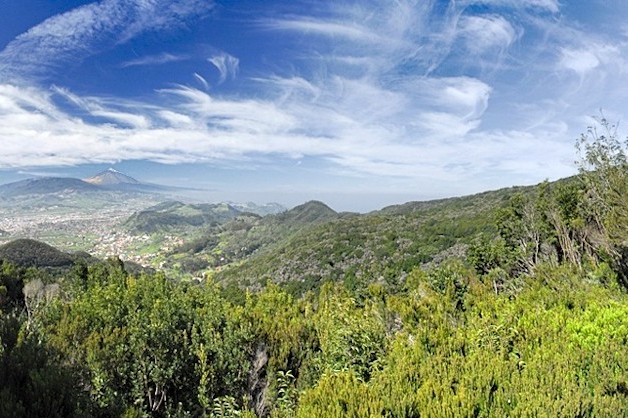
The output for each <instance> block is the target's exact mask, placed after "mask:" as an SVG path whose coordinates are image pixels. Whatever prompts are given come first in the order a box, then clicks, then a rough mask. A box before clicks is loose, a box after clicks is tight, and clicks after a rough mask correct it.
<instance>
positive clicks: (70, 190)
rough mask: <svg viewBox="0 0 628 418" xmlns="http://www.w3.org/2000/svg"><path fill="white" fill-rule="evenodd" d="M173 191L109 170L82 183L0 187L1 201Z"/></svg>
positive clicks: (45, 181) (53, 180) (44, 181)
mask: <svg viewBox="0 0 628 418" xmlns="http://www.w3.org/2000/svg"><path fill="white" fill-rule="evenodd" d="M175 190H178V189H177V188H174V187H166V186H160V185H157V184H149V183H141V182H140V181H138V180H136V179H134V178H133V177H130V176H128V175H126V174H124V173H121V172H119V171H117V170H114V169H113V168H110V169H108V170H105V171H103V172H101V173H98V174H96V175H95V176H93V177H88V178H86V179H83V180H81V179H77V178H71V177H46V178H35V179H27V180H21V181H17V182H14V183H8V184H4V185H0V198H3V199H12V198H17V197H23V196H37V195H53V194H57V195H58V194H60V193H63V194H73V195H76V194H85V193H102V192H120V193H144V194H150V193H154V194H161V193H166V192H168V191H175Z"/></svg>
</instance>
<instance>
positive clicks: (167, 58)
mask: <svg viewBox="0 0 628 418" xmlns="http://www.w3.org/2000/svg"><path fill="white" fill-rule="evenodd" d="M186 59H188V57H187V56H185V55H174V54H169V53H167V52H163V53H161V54H157V55H147V56H145V57H140V58H137V59H133V60H129V61H125V62H123V63H122V64H120V67H122V68H126V67H134V66H143V65H162V64H167V63H169V62H177V61H183V60H186Z"/></svg>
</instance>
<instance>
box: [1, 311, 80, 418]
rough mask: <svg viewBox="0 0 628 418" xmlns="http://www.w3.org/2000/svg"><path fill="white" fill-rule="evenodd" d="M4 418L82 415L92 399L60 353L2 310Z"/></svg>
mask: <svg viewBox="0 0 628 418" xmlns="http://www.w3.org/2000/svg"><path fill="white" fill-rule="evenodd" d="M0 383H1V384H0V417H15V418H20V417H59V418H61V417H81V416H85V414H86V413H87V408H88V399H87V398H86V397H85V396H84V393H83V392H82V390H81V386H80V384H79V380H77V373H76V371H75V370H74V369H73V368H72V367H69V366H67V365H66V364H64V362H63V358H62V357H61V355H60V353H58V352H57V351H56V350H54V349H52V348H51V347H49V346H47V345H45V344H42V343H41V342H40V341H38V339H37V338H36V336H35V335H29V334H27V333H25V331H24V322H23V318H21V317H19V316H16V315H15V314H6V315H5V314H3V313H0Z"/></svg>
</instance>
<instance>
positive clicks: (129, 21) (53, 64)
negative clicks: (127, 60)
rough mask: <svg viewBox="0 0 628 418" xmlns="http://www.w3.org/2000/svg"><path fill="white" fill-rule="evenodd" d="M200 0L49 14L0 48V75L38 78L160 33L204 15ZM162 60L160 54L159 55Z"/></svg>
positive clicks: (125, 3) (109, 3) (104, 5)
mask: <svg viewBox="0 0 628 418" xmlns="http://www.w3.org/2000/svg"><path fill="white" fill-rule="evenodd" d="M212 8H213V2H211V1H203V0H174V1H166V0H154V1H146V0H103V1H101V2H97V3H91V4H88V5H85V6H81V7H78V8H76V9H73V10H71V11H69V12H66V13H63V14H60V15H57V16H53V17H51V18H49V19H47V20H45V21H44V22H42V23H40V24H39V25H37V26H35V27H33V28H31V29H30V30H28V31H27V32H25V33H23V34H21V35H19V36H18V37H17V38H15V39H14V40H13V41H12V42H10V43H9V44H8V45H7V46H6V48H5V49H4V50H3V51H2V52H0V79H1V80H9V81H23V80H24V79H27V80H28V79H31V78H43V77H46V76H48V75H49V74H50V72H51V71H52V72H54V71H56V70H58V69H59V68H61V67H63V66H65V65H70V64H72V63H76V62H80V61H81V60H83V59H84V58H86V57H89V56H91V55H93V54H95V53H97V52H101V51H102V50H103V49H108V48H111V47H113V46H115V45H117V44H120V43H124V42H127V41H129V40H130V39H133V38H134V37H136V36H137V35H139V34H141V33H145V32H147V31H162V30H167V29H169V28H171V27H177V26H179V25H181V22H182V21H186V20H190V19H193V18H195V17H199V16H203V15H205V14H207V13H208V12H209V11H210V10H211V9H212ZM162 58H163V57H162Z"/></svg>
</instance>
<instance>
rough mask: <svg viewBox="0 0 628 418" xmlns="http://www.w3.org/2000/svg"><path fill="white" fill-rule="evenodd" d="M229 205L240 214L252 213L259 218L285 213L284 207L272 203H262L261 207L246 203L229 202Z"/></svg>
mask: <svg viewBox="0 0 628 418" xmlns="http://www.w3.org/2000/svg"><path fill="white" fill-rule="evenodd" d="M229 205H231V206H233V207H234V208H236V209H237V210H239V211H240V212H248V213H254V214H256V215H260V216H266V215H276V214H278V213H282V212H285V211H286V208H285V207H284V206H282V205H280V204H279V203H274V202H271V203H264V204H262V205H258V204H256V203H253V202H246V203H234V202H229Z"/></svg>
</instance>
